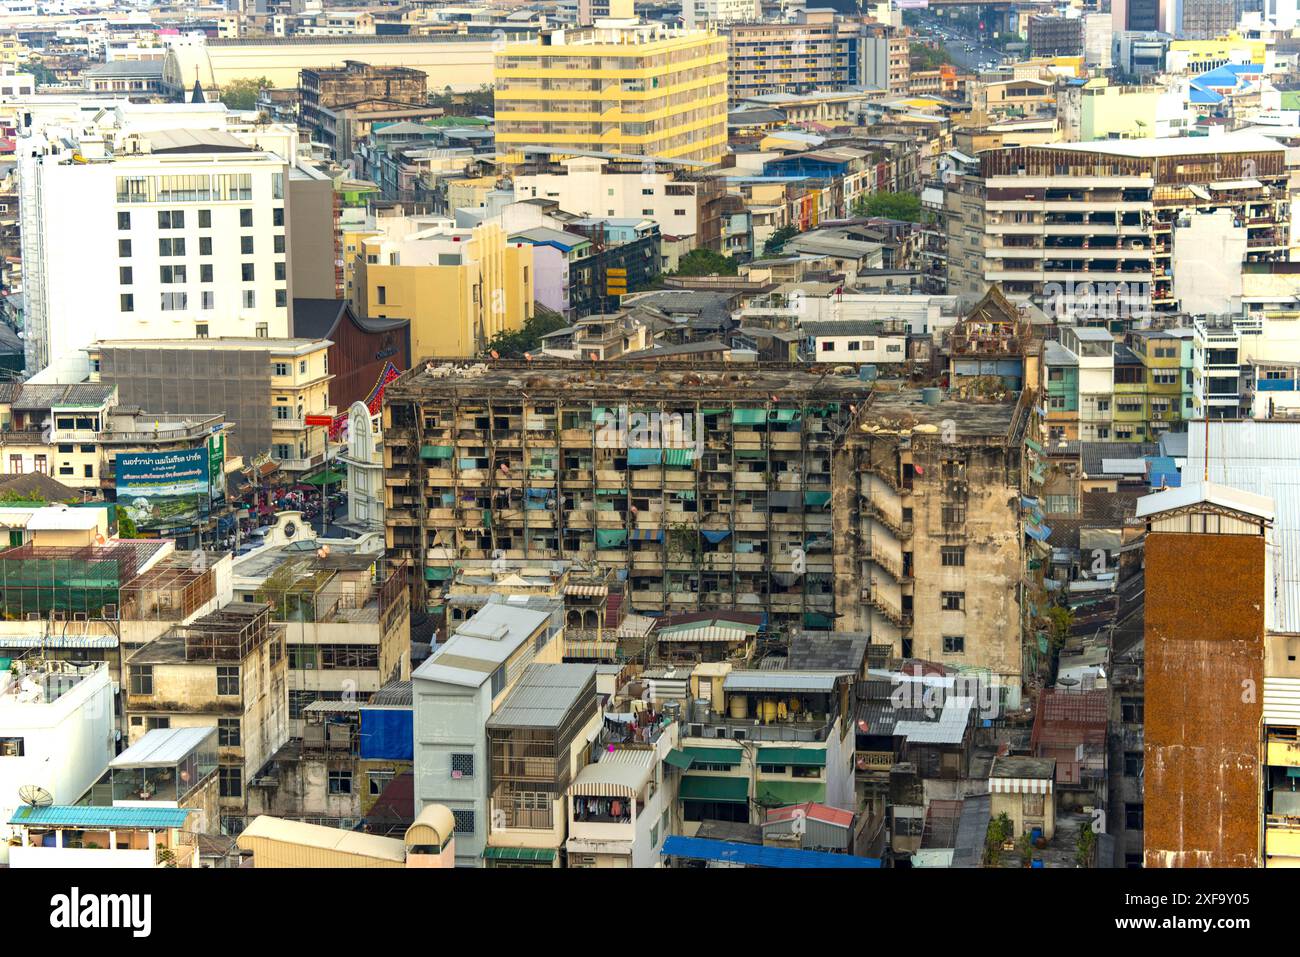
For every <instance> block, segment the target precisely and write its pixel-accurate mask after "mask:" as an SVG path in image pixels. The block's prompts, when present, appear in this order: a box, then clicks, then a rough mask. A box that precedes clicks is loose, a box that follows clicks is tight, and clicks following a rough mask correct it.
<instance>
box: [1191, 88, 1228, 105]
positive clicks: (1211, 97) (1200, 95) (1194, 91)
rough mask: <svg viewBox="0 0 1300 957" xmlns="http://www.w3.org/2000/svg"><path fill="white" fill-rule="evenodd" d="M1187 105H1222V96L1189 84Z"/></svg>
mask: <svg viewBox="0 0 1300 957" xmlns="http://www.w3.org/2000/svg"><path fill="white" fill-rule="evenodd" d="M1188 102H1189V103H1222V102H1223V94H1222V93H1215V92H1214V91H1213V90H1207V89H1205V88H1204V87H1200V86H1197V85H1196V84H1195V83H1193V84H1191V88H1190V91H1189V96H1188Z"/></svg>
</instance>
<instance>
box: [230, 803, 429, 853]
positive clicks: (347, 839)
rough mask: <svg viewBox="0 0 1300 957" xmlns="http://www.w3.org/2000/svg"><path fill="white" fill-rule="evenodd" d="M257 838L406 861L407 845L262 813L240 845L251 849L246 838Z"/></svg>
mask: <svg viewBox="0 0 1300 957" xmlns="http://www.w3.org/2000/svg"><path fill="white" fill-rule="evenodd" d="M257 838H262V839H263V840H268V841H276V842H279V843H283V844H296V845H299V846H302V847H314V848H317V849H319V850H323V851H335V852H337V853H340V854H354V855H356V856H358V857H374V858H379V859H380V860H386V861H405V860H406V846H405V844H404V843H403V842H402V841H401V840H397V839H395V838H391V837H378V836H377V835H374V834H362V833H360V832H358V831H345V830H342V829H341V828H337V827H321V826H320V825H318V824H306V823H304V822H302V821H286V820H283V819H281V818H276V817H268V816H267V815H265V814H263V815H260V816H259V817H258V818H257V819H256V820H254V821H253V823H252V824H250V825H248V827H246V828H244V830H243V831H242V832H241V833H240V835H239V838H238V843H239V846H240V847H241V848H244V849H245V850H248V849H250V848H249V847H248V845H247V844H246V843H245V841H246V839H257Z"/></svg>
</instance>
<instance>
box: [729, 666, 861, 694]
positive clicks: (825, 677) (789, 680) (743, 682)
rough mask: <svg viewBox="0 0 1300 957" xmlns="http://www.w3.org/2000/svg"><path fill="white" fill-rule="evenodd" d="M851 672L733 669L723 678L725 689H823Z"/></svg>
mask: <svg viewBox="0 0 1300 957" xmlns="http://www.w3.org/2000/svg"><path fill="white" fill-rule="evenodd" d="M846 674H849V672H839V671H788V670H787V671H733V672H732V673H731V674H729V675H727V677H726V678H725V679H724V680H723V685H722V687H723V690H725V691H823V692H830V691H833V690H834V689H835V682H836V681H837V680H838V679H839V678H841V677H842V676H844V675H846Z"/></svg>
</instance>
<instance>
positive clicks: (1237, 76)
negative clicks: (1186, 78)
mask: <svg viewBox="0 0 1300 957" xmlns="http://www.w3.org/2000/svg"><path fill="white" fill-rule="evenodd" d="M1263 73H1264V67H1263V64H1260V63H1227V64H1225V65H1223V66H1221V67H1217V68H1215V69H1213V70H1210V71H1209V72H1208V73H1202V74H1201V75H1200V76H1197V77H1193V78H1192V80H1193V82H1194V83H1197V84H1200V85H1201V86H1230V87H1234V88H1235V87H1237V86H1239V85H1241V83H1242V77H1244V76H1262V75H1263Z"/></svg>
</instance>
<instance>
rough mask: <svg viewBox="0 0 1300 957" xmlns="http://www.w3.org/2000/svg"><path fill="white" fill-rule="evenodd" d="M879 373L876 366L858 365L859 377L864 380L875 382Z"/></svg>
mask: <svg viewBox="0 0 1300 957" xmlns="http://www.w3.org/2000/svg"><path fill="white" fill-rule="evenodd" d="M878 374H879V372H878V370H877V369H876V367H875V366H872V365H866V366H858V378H859V379H860V380H861V381H863V382H875V381H876V376H877V375H878Z"/></svg>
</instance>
